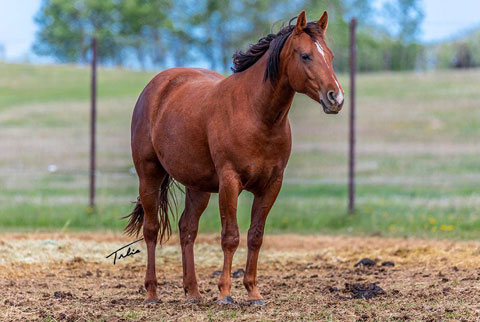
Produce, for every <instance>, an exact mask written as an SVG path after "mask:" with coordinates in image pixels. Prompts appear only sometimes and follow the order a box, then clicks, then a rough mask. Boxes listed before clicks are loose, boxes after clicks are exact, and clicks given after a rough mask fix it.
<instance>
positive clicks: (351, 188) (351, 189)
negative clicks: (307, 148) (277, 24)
mask: <svg viewBox="0 0 480 322" xmlns="http://www.w3.org/2000/svg"><path fill="white" fill-rule="evenodd" d="M356 28H357V20H356V19H355V18H353V19H352V20H351V21H350V119H349V129H350V133H349V155H348V157H349V159H348V212H349V213H353V212H354V211H355V74H356V72H357V49H356V46H357V44H356Z"/></svg>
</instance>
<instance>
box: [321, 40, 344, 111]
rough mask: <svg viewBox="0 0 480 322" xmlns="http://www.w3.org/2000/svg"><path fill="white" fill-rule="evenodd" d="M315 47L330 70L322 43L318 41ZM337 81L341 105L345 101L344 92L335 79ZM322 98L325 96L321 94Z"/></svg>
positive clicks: (338, 99) (338, 100)
mask: <svg viewBox="0 0 480 322" xmlns="http://www.w3.org/2000/svg"><path fill="white" fill-rule="evenodd" d="M315 46H316V47H317V50H318V52H319V53H320V55H322V57H323V61H324V62H325V64H326V65H327V68H328V69H330V65H328V63H327V59H326V58H325V51H324V50H323V47H322V45H320V43H319V42H318V41H316V42H315ZM334 80H335V84H337V93H338V96H337V98H336V99H337V102H338V103H341V102H342V101H343V99H344V97H343V92H342V90H341V89H340V85H339V84H338V82H337V80H336V79H335V78H334ZM320 96H321V99H323V95H322V94H321V93H320Z"/></svg>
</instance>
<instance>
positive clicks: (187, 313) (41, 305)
mask: <svg viewBox="0 0 480 322" xmlns="http://www.w3.org/2000/svg"><path fill="white" fill-rule="evenodd" d="M127 242H128V239H126V238H125V237H123V236H120V235H118V234H113V233H112V234H86V233H82V234H67V235H65V234H47V233H44V234H30V235H22V234H3V235H2V236H1V241H0V253H1V254H2V256H1V257H0V289H1V291H0V292H1V295H0V297H1V298H2V303H0V305H2V306H3V309H2V311H1V315H0V318H1V319H2V320H16V319H29V320H39V319H44V320H50V321H51V320H63V319H67V320H71V321H78V320H80V321H84V320H106V321H119V320H123V321H125V320H129V321H130V320H132V321H150V320H168V321H171V320H186V321H211V320H215V321H228V320H245V321H251V320H284V321H286V320H289V321H291V320H333V321H356V320H359V319H360V320H369V321H370V320H371V321H374V320H380V321H385V320H418V321H420V320H422V321H425V320H431V321H437V320H442V321H459V320H464V321H476V320H478V319H480V306H479V305H478V303H479V301H480V287H479V280H480V243H478V242H457V241H427V240H421V239H389V238H377V237H368V238H354V237H324V236H295V235H279V236H267V238H266V240H265V244H264V247H263V248H262V252H261V257H260V267H259V284H260V288H261V290H262V293H263V295H264V296H265V299H266V303H267V305H266V306H265V307H263V308H253V307H248V306H245V305H244V301H245V300H246V292H245V290H244V289H243V285H242V282H241V278H237V279H234V280H233V281H234V286H233V296H234V298H235V299H236V300H237V302H238V304H235V305H230V306H225V307H218V306H216V305H215V304H214V300H215V297H216V295H217V288H216V283H217V277H213V276H212V272H213V271H215V270H218V269H220V267H221V263H222V253H221V251H220V247H219V240H218V236H217V235H202V236H200V237H199V238H198V243H197V246H196V263H197V273H198V277H199V281H200V289H201V292H202V294H203V296H204V301H203V302H202V303H200V304H193V305H192V304H185V303H184V298H183V290H182V284H181V283H182V282H181V275H182V274H181V254H180V249H179V246H178V240H176V237H175V238H174V239H172V240H171V241H170V242H169V243H168V244H167V245H165V246H163V247H161V248H159V249H158V256H157V267H158V269H157V272H158V277H159V284H160V286H159V290H160V291H159V294H160V297H161V299H162V302H161V303H159V304H156V305H148V306H144V305H142V299H143V296H144V290H143V287H142V284H143V274H144V269H145V268H144V263H145V248H144V246H143V244H137V245H138V248H139V249H140V250H141V253H139V254H137V255H135V256H133V257H129V258H127V259H125V260H121V261H119V262H118V263H117V265H115V266H113V265H112V263H111V261H110V260H108V259H105V258H104V256H105V255H106V254H108V253H110V252H111V251H113V250H115V249H117V248H118V247H120V246H122V245H123V244H125V243H127ZM245 257H246V252H245V241H244V240H242V243H241V246H240V248H239V250H238V251H237V254H236V257H235V261H234V269H237V268H239V267H243V266H244V262H245ZM364 257H369V258H372V259H378V260H379V261H380V262H382V261H393V262H394V263H395V267H382V266H379V265H377V266H376V267H373V268H354V267H353V265H354V264H355V263H356V262H357V261H359V260H360V259H362V258H364ZM345 283H377V284H378V285H379V286H380V287H382V288H383V289H384V290H385V291H386V295H384V296H380V297H377V298H374V299H371V300H364V299H346V297H348V296H350V295H351V294H349V293H348V292H347V290H346V288H345ZM335 288H337V289H338V291H336V290H335ZM55 294H56V295H55Z"/></svg>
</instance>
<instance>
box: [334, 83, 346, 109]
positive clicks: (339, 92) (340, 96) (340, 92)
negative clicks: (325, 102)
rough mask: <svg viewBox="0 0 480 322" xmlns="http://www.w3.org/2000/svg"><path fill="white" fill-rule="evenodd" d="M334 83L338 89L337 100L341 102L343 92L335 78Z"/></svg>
mask: <svg viewBox="0 0 480 322" xmlns="http://www.w3.org/2000/svg"><path fill="white" fill-rule="evenodd" d="M335 84H337V91H338V96H337V102H338V103H341V102H343V98H344V97H343V92H342V90H341V89H340V85H339V84H338V82H337V80H336V79H335Z"/></svg>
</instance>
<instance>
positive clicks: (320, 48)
mask: <svg viewBox="0 0 480 322" xmlns="http://www.w3.org/2000/svg"><path fill="white" fill-rule="evenodd" d="M315 46H317V50H318V52H319V53H320V55H322V57H323V61H324V62H325V64H327V60H326V59H325V52H324V51H323V47H322V45H320V43H319V42H318V41H316V42H315ZM327 67H329V66H328V64H327Z"/></svg>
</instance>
